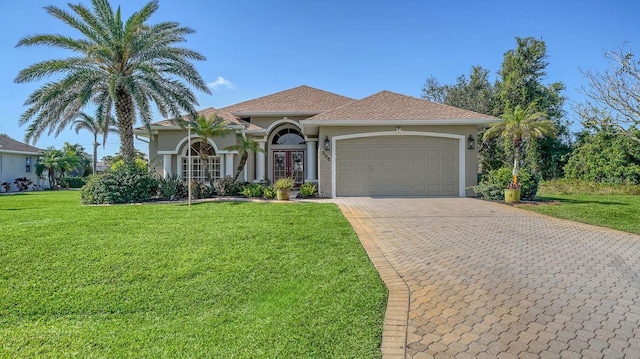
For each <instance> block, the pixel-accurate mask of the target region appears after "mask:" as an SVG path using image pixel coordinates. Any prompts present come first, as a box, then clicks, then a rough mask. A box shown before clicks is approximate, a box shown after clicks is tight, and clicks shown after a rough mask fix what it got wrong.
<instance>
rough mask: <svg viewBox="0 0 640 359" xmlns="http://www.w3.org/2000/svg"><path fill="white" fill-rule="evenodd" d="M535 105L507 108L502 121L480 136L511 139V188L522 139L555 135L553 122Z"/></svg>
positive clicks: (516, 184) (515, 181)
mask: <svg viewBox="0 0 640 359" xmlns="http://www.w3.org/2000/svg"><path fill="white" fill-rule="evenodd" d="M536 106H537V105H536V103H535V102H534V103H532V104H530V105H529V106H527V107H526V108H522V106H520V105H518V106H516V108H515V109H513V110H512V109H510V108H507V110H506V111H505V113H504V114H503V115H502V116H501V117H502V119H503V121H501V122H497V123H495V124H493V125H492V126H491V127H489V128H488V129H487V130H486V131H485V133H484V136H483V137H482V139H483V140H485V141H486V140H489V139H492V138H496V137H503V138H506V139H510V140H511V141H512V143H513V147H514V158H513V180H512V184H511V185H510V186H512V187H513V188H516V187H518V169H519V167H520V166H519V164H520V151H521V147H522V144H523V143H524V141H529V140H535V139H537V138H541V137H545V136H555V135H556V127H555V125H554V124H553V122H552V121H551V120H549V119H547V115H546V114H545V113H544V112H540V111H536Z"/></svg>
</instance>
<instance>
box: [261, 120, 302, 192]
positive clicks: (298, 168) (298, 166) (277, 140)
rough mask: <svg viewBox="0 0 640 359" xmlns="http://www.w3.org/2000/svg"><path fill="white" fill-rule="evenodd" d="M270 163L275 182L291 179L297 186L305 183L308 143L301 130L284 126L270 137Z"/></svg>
mask: <svg viewBox="0 0 640 359" xmlns="http://www.w3.org/2000/svg"><path fill="white" fill-rule="evenodd" d="M268 143H269V163H270V166H269V167H270V168H271V170H270V175H271V179H272V180H273V181H274V182H275V181H277V180H278V179H280V178H283V177H291V178H293V181H294V182H295V184H296V185H299V184H301V183H302V182H303V181H304V178H305V177H304V176H305V152H306V148H307V145H306V142H305V139H304V136H303V135H302V132H301V131H300V128H298V127H297V126H295V125H294V124H290V123H286V124H282V125H280V126H278V127H276V128H275V129H273V131H272V132H271V134H270V135H269V142H268Z"/></svg>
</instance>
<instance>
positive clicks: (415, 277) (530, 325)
mask: <svg viewBox="0 0 640 359" xmlns="http://www.w3.org/2000/svg"><path fill="white" fill-rule="evenodd" d="M335 202H336V203H338V205H339V206H340V208H341V209H342V211H343V213H344V214H345V215H346V216H347V218H348V219H349V221H351V223H352V224H353V225H354V228H355V229H356V231H357V232H358V235H359V236H360V237H361V239H363V244H364V245H365V247H368V248H367V251H368V252H369V253H370V255H371V257H372V260H373V261H374V264H376V266H377V267H378V269H379V270H380V271H381V276H382V277H383V279H384V280H385V281H386V282H388V285H389V283H390V285H389V287H390V292H391V294H392V295H391V302H390V305H389V307H388V308H387V313H388V315H387V319H389V321H386V322H385V338H384V339H383V353H384V354H385V357H394V356H397V357H402V356H404V355H405V354H406V357H409V358H431V357H436V358H602V357H605V358H640V236H636V235H632V234H627V233H623V232H618V231H613V230H609V229H604V228H599V227H594V226H589V225H584V224H580V223H575V222H571V221H565V220H560V219H554V218H550V217H545V216H542V215H538V214H535V213H531V212H528V211H525V210H522V209H518V208H511V207H508V206H504V205H501V204H495V203H489V202H484V201H480V200H475V199H468V198H438V199H425V198H421V199H418V198H415V199H414V198H403V199H386V198H385V199H382V198H381V199H372V198H344V199H336V200H335ZM396 273H397V275H396ZM407 303H408V322H407V323H406V324H407V325H406V326H403V320H402V318H403V317H402V315H401V314H402V308H403V305H404V308H405V309H404V310H405V311H406V304H407ZM389 313H392V314H391V315H389ZM405 313H406V312H405ZM403 328H406V334H407V335H406V342H405V341H404V338H403V336H402V335H400V334H402V333H401V330H402V329H403Z"/></svg>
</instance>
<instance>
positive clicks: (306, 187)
mask: <svg viewBox="0 0 640 359" xmlns="http://www.w3.org/2000/svg"><path fill="white" fill-rule="evenodd" d="M316 190H317V187H316V185H315V184H314V183H311V182H306V183H303V184H302V185H301V186H300V195H301V196H302V197H312V196H313V195H314V194H315V193H316Z"/></svg>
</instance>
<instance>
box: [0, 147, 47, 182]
mask: <svg viewBox="0 0 640 359" xmlns="http://www.w3.org/2000/svg"><path fill="white" fill-rule="evenodd" d="M27 157H31V172H27V166H26V164H27V160H26V159H27ZM37 161H38V156H34V155H21V154H14V153H2V152H0V183H2V182H9V183H11V190H12V191H17V190H18V188H17V187H16V186H15V184H13V181H14V180H15V179H16V178H20V177H27V178H29V179H30V180H32V181H33V183H34V184H35V185H36V186H38V185H39V184H40V183H39V182H38V176H36V163H37ZM2 191H4V189H2Z"/></svg>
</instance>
